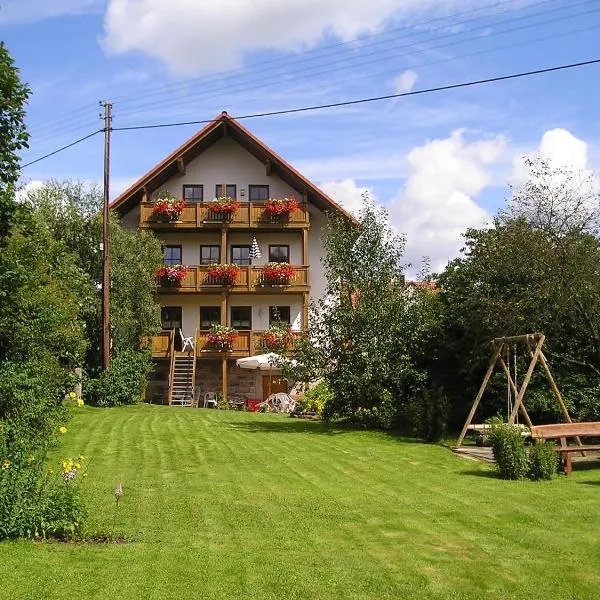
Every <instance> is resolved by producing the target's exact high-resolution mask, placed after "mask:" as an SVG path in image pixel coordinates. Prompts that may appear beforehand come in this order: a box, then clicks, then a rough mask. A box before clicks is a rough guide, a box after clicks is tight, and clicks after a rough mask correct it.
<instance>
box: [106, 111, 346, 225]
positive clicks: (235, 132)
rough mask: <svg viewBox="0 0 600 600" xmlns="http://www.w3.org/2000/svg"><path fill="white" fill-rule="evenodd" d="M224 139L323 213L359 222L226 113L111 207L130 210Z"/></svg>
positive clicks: (158, 165)
mask: <svg viewBox="0 0 600 600" xmlns="http://www.w3.org/2000/svg"><path fill="white" fill-rule="evenodd" d="M224 136H228V137H231V138H232V139H234V140H235V141H237V142H238V143H239V144H240V145H241V146H242V147H243V148H245V149H246V150H247V151H248V152H250V153H251V154H252V155H253V156H254V157H255V158H257V159H258V160H260V161H261V162H262V163H264V164H265V168H268V169H270V170H271V172H272V173H275V174H276V175H278V176H279V177H280V178H281V179H282V180H283V181H285V182H286V183H287V184H288V185H290V186H291V187H293V188H294V189H296V190H298V191H299V192H302V193H306V195H307V198H308V200H309V201H310V202H312V203H313V204H314V205H315V206H317V207H318V208H319V209H321V210H324V211H326V210H334V211H336V212H339V213H341V214H342V215H343V216H344V217H346V218H347V219H348V220H349V221H351V222H354V223H355V222H356V219H355V218H354V217H353V216H352V215H351V214H350V213H348V212H347V211H346V210H344V209H343V208H342V207H341V206H340V205H339V204H338V203H337V202H335V201H334V200H332V199H331V198H330V197H329V196H328V195H327V194H325V192H323V191H321V190H320V189H319V188H318V187H317V186H316V185H314V184H313V183H311V182H310V181H309V180H308V179H306V177H304V175H302V174H301V173H299V172H298V171H297V170H296V169H294V167H292V166H291V165H290V164H289V163H287V162H286V161H285V160H284V159H283V158H281V156H279V155H278V154H276V153H275V152H273V150H271V149H270V148H269V147H268V146H266V145H265V144H264V143H263V142H261V141H260V140H259V139H258V138H257V137H255V136H254V135H253V134H252V133H251V132H250V131H248V129H246V128H245V127H244V126H243V125H241V124H240V123H239V122H238V121H236V120H235V119H234V118H232V117H230V116H229V115H228V114H227V113H226V112H222V113H221V114H220V115H219V116H218V117H216V118H215V119H214V120H212V121H211V122H210V123H208V124H207V125H206V126H205V127H203V128H202V129H201V130H200V131H198V132H197V133H196V134H194V135H193V136H192V137H191V138H190V139H189V140H187V141H186V142H184V143H183V144H182V145H181V146H179V148H177V149H176V150H174V151H173V152H171V154H169V155H168V156H167V157H166V158H165V159H164V160H162V161H161V162H160V163H158V164H157V165H156V166H155V167H154V168H152V169H151V170H150V171H148V172H147V173H146V174H145V175H143V176H142V177H140V179H138V180H137V181H136V182H135V183H134V184H133V185H132V186H130V187H129V188H128V189H126V190H125V191H124V192H123V193H122V194H121V195H120V196H119V197H118V198H116V199H115V200H114V201H113V202H112V203H111V208H113V209H115V210H117V211H118V212H120V213H124V212H127V211H129V210H130V209H131V208H132V207H133V206H135V205H136V204H138V203H139V202H140V201H141V200H142V197H143V195H144V191H145V190H146V191H147V193H148V194H151V193H152V192H154V191H155V190H157V189H158V188H160V186H161V185H163V184H164V183H165V182H166V181H167V180H169V179H170V178H171V177H173V176H174V175H176V174H177V173H179V172H180V169H181V166H182V164H183V166H185V164H186V163H189V162H191V161H192V160H193V159H195V158H196V157H197V156H199V155H200V154H201V153H202V152H204V151H205V150H206V149H207V148H209V147H210V146H212V145H213V144H214V143H216V142H217V141H219V140H220V139H221V138H223V137H224Z"/></svg>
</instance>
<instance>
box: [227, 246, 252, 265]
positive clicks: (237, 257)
mask: <svg viewBox="0 0 600 600" xmlns="http://www.w3.org/2000/svg"><path fill="white" fill-rule="evenodd" d="M231 262H232V263H234V264H236V265H239V266H240V267H247V266H248V265H250V263H251V261H250V246H231Z"/></svg>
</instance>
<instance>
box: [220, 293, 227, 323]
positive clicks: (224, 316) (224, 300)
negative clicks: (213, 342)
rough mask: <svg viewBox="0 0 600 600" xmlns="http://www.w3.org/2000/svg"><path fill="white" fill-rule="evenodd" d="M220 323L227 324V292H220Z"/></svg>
mask: <svg viewBox="0 0 600 600" xmlns="http://www.w3.org/2000/svg"><path fill="white" fill-rule="evenodd" d="M221 325H227V292H221Z"/></svg>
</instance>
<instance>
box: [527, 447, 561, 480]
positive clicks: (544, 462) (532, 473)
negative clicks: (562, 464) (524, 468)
mask: <svg viewBox="0 0 600 600" xmlns="http://www.w3.org/2000/svg"><path fill="white" fill-rule="evenodd" d="M558 461H559V458H558V453H557V452H556V449H555V445H554V444H552V443H548V442H538V443H537V444H534V445H533V446H532V447H531V449H530V450H529V474H528V475H529V479H533V480H534V481H538V480H540V479H546V480H549V479H552V478H553V477H554V476H555V475H556V471H557V470H558Z"/></svg>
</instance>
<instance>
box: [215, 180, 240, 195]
mask: <svg viewBox="0 0 600 600" xmlns="http://www.w3.org/2000/svg"><path fill="white" fill-rule="evenodd" d="M221 196H229V197H230V198H235V197H236V196H237V186H236V185H235V184H234V183H227V184H225V183H223V184H221V183H217V185H216V186H215V198H220V197H221Z"/></svg>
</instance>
